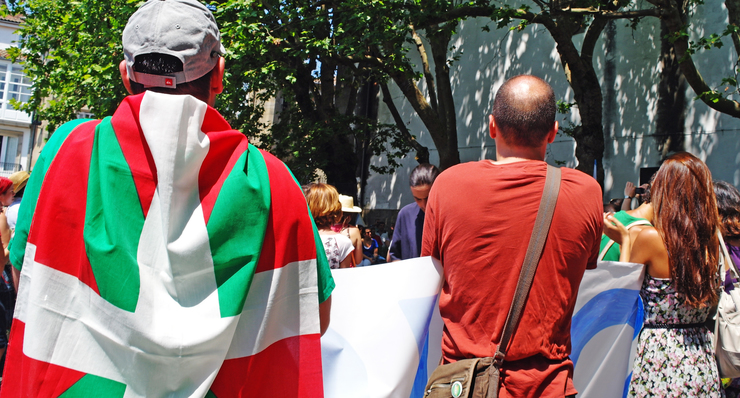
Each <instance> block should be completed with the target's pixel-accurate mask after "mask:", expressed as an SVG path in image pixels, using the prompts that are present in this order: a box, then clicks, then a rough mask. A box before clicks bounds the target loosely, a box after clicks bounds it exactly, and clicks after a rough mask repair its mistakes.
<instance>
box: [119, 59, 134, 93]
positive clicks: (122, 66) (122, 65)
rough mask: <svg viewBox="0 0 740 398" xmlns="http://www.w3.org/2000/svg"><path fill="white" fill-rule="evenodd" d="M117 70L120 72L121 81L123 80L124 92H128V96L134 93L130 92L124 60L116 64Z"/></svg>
mask: <svg viewBox="0 0 740 398" xmlns="http://www.w3.org/2000/svg"><path fill="white" fill-rule="evenodd" d="M118 70H119V71H120V72H121V80H123V86H124V87H126V91H128V93H129V94H133V93H134V92H133V91H132V90H131V81H129V79H128V71H127V70H126V60H125V59H124V60H123V61H121V63H120V64H118Z"/></svg>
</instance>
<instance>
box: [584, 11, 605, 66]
mask: <svg viewBox="0 0 740 398" xmlns="http://www.w3.org/2000/svg"><path fill="white" fill-rule="evenodd" d="M607 23H608V21H607V20H606V19H594V21H593V22H592V23H591V25H589V27H588V30H586V34H585V35H584V37H583V44H582V45H581V58H583V59H588V61H589V62H591V60H592V59H593V56H594V49H595V48H596V42H597V41H598V40H599V36H601V32H603V31H604V28H605V27H606V24H607Z"/></svg>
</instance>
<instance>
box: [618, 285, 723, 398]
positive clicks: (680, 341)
mask: <svg viewBox="0 0 740 398" xmlns="http://www.w3.org/2000/svg"><path fill="white" fill-rule="evenodd" d="M640 296H641V297H642V301H643V303H644V305H645V325H646V326H647V325H655V324H682V325H684V324H697V323H703V322H704V321H706V319H707V316H708V315H709V313H710V311H711V309H710V308H693V307H690V306H688V305H686V304H685V302H684V300H682V299H681V298H680V297H679V295H678V293H676V291H675V289H674V288H673V285H672V283H671V280H670V279H660V278H653V277H651V276H650V275H647V274H646V275H645V281H644V282H643V284H642V290H640ZM629 396H631V397H682V398H688V397H724V393H723V392H722V389H721V385H720V378H719V373H718V371H717V363H716V362H715V359H714V350H713V349H712V341H711V332H710V331H709V330H708V329H707V328H706V327H696V328H686V329H680V328H666V327H660V328H648V327H645V328H643V330H642V332H640V337H639V340H638V343H637V355H636V357H635V362H634V367H633V370H632V381H631V382H630V388H629Z"/></svg>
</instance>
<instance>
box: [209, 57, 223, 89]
mask: <svg viewBox="0 0 740 398" xmlns="http://www.w3.org/2000/svg"><path fill="white" fill-rule="evenodd" d="M225 70H226V60H224V57H219V58H218V64H216V70H215V71H214V73H211V94H212V95H215V94H221V93H222V92H223V91H224V71H225Z"/></svg>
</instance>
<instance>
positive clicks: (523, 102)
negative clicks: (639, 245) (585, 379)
mask: <svg viewBox="0 0 740 398" xmlns="http://www.w3.org/2000/svg"><path fill="white" fill-rule="evenodd" d="M489 128H490V134H491V137H492V138H494V139H495V140H496V159H497V160H496V161H491V160H482V161H479V162H470V163H465V164H460V165H457V166H454V167H451V168H449V169H447V170H446V171H444V172H443V173H442V174H440V175H439V177H437V180H436V182H435V184H434V187H433V188H432V191H431V193H430V196H429V202H428V204H427V212H426V221H425V224H424V237H423V243H422V256H429V255H431V256H433V257H435V258H438V259H439V260H440V261H441V262H442V265H443V266H444V276H445V281H444V286H443V289H442V293H441V296H440V300H439V309H440V312H441V314H442V318H443V319H444V325H445V328H444V334H443V338H442V353H443V357H444V362H445V363H450V362H454V361H457V360H460V359H464V358H473V357H488V356H493V355H494V354H495V352H496V347H497V344H498V342H499V340H500V338H501V332H502V328H503V325H504V321H505V320H506V315H507V313H508V311H509V307H510V305H511V301H512V299H513V296H514V290H515V289H516V284H517V280H518V279H519V272H520V271H521V267H522V263H523V261H524V255H525V252H526V250H527V243H528V242H529V237H530V235H531V233H532V228H533V226H534V220H535V217H536V215H537V209H538V207H539V203H540V198H541V196H542V191H543V188H544V185H545V174H546V171H547V164H546V163H545V162H544V159H545V154H546V150H547V144H548V143H551V142H552V141H553V140H554V138H555V134H556V133H557V131H558V123H557V122H556V121H555V96H554V94H553V91H552V88H551V87H550V86H549V85H548V84H547V83H546V82H544V81H543V80H541V79H539V78H537V77H534V76H526V75H522V76H517V77H514V78H512V79H510V80H508V81H507V82H506V83H504V85H503V86H502V87H501V88H500V89H499V92H498V93H497V95H496V99H495V100H494V106H493V114H492V115H491V116H490V123H489ZM601 196H602V194H601V188H600V187H599V184H598V183H597V182H596V181H595V180H594V179H593V178H591V177H590V176H588V175H586V174H584V173H582V172H580V171H576V170H572V169H566V168H563V169H562V182H561V186H560V193H559V196H558V201H557V205H556V207H555V213H554V215H553V219H552V226H551V227H550V231H549V234H548V237H547V242H546V244H545V248H544V250H543V254H542V257H541V259H540V262H539V266H538V268H537V273H536V274H535V278H534V282H533V283H532V289H531V290H530V292H529V296H528V299H527V303H526V305H525V307H524V312H523V314H522V318H521V321H520V323H519V327H518V329H517V330H516V332H515V334H514V337H513V339H512V341H511V343H510V346H509V350H508V353H507V355H506V359H505V361H504V364H503V366H502V377H501V381H500V383H501V386H500V388H501V390H500V393H499V397H517V398H519V397H563V396H569V395H573V394H576V392H577V391H576V390H575V388H574V387H573V382H572V377H573V363H572V362H571V360H570V359H569V357H568V356H569V354H570V348H571V345H570V321H571V316H572V313H573V306H574V305H575V302H576V294H577V292H578V286H579V284H580V282H581V278H582V277H583V273H584V271H585V270H586V268H594V267H595V266H596V257H597V255H598V251H599V242H600V240H599V239H600V238H601V228H602V222H603V219H602V204H601Z"/></svg>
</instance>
